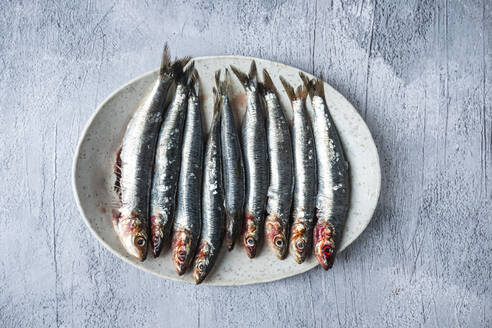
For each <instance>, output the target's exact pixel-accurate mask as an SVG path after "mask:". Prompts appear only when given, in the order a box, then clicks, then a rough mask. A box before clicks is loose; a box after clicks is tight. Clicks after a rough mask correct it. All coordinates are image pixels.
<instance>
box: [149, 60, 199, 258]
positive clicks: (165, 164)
mask: <svg viewBox="0 0 492 328" xmlns="http://www.w3.org/2000/svg"><path fill="white" fill-rule="evenodd" d="M186 63H187V62H182V67H181V69H180V70H179V73H177V76H176V92H175V94H174V99H173V101H172V103H171V105H169V108H168V110H167V113H166V117H165V119H164V123H162V127H161V132H160V134H159V139H158V142H157V149H156V154H155V165H154V178H153V180H152V192H151V200H150V214H151V218H150V232H151V234H152V239H151V241H152V253H153V254H154V257H157V256H159V254H160V252H161V249H162V246H163V244H164V242H165V241H168V240H169V234H170V232H171V226H172V224H173V219H174V210H175V204H176V199H175V197H176V186H177V184H178V177H179V169H180V165H181V163H180V161H181V139H182V135H183V125H184V118H185V114H186V107H187V105H188V102H187V97H188V90H189V87H188V77H189V75H190V72H191V71H192V69H193V63H191V65H189V68H188V69H187V70H186V72H184V71H183V67H184V65H185V64H186Z"/></svg>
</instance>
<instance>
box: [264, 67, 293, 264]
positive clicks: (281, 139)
mask: <svg viewBox="0 0 492 328" xmlns="http://www.w3.org/2000/svg"><path fill="white" fill-rule="evenodd" d="M263 80H264V84H261V86H262V87H261V88H260V92H261V94H262V95H263V99H264V103H265V108H266V109H267V110H266V112H267V129H266V130H267V140H268V155H269V158H270V170H269V172H270V187H269V188H268V199H267V204H266V212H267V217H266V220H265V234H266V237H265V238H266V241H267V243H268V245H269V246H270V248H271V249H272V250H273V251H274V253H275V255H277V257H278V258H279V259H284V258H285V256H286V255H287V250H288V242H287V240H288V238H289V219H290V209H291V206H292V191H293V190H292V188H293V181H294V180H293V159H292V142H291V138H290V127H289V123H288V122H287V120H286V118H285V115H284V112H283V110H282V107H281V106H280V103H279V100H278V95H277V89H276V88H275V85H274V84H273V81H272V79H271V77H270V75H269V74H268V72H267V71H266V70H263Z"/></svg>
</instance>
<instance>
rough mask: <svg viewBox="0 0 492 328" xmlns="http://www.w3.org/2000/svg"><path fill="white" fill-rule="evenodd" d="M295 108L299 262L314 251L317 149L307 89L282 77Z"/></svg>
mask: <svg viewBox="0 0 492 328" xmlns="http://www.w3.org/2000/svg"><path fill="white" fill-rule="evenodd" d="M280 81H281V82H282V84H283V86H284V88H285V91H286V92H287V95H288V96H289V99H290V102H291V106H292V111H293V117H294V119H293V128H292V140H293V151H294V171H295V172H296V174H295V183H294V199H293V203H292V214H291V215H292V227H291V230H290V253H291V254H292V255H293V256H294V259H295V260H296V262H297V263H303V262H304V260H305V259H306V257H307V256H309V254H311V245H312V242H313V226H314V209H315V207H316V189H317V179H316V149H315V146H314V136H313V130H312V128H311V123H310V121H309V118H308V116H307V113H306V107H305V102H306V96H307V90H306V88H305V87H303V86H299V87H298V88H297V90H296V91H294V88H293V87H292V86H291V85H290V84H289V83H288V82H287V81H286V80H285V79H284V78H282V77H280Z"/></svg>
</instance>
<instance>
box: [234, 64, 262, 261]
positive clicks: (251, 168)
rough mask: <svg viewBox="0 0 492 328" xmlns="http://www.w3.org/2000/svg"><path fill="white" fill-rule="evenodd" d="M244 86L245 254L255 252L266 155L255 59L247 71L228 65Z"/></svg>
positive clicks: (257, 240) (242, 134)
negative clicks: (247, 73)
mask: <svg viewBox="0 0 492 328" xmlns="http://www.w3.org/2000/svg"><path fill="white" fill-rule="evenodd" d="M231 69H232V71H233V72H234V74H235V75H236V76H237V77H238V79H239V81H240V82H241V84H242V85H243V87H244V89H245V90H246V98H247V105H246V114H245V116H244V120H243V126H242V133H241V143H242V148H243V159H244V173H245V182H246V188H245V191H246V198H245V206H244V207H245V208H244V223H243V244H244V249H245V251H246V254H247V255H248V256H249V257H250V258H253V257H255V256H256V251H257V247H258V244H259V242H260V237H261V233H262V232H263V223H264V216H265V204H266V198H267V191H268V156H267V140H266V131H265V119H264V116H263V109H262V108H261V105H260V99H259V97H258V83H257V72H256V63H255V62H254V61H253V62H252V63H251V68H250V71H249V75H246V74H244V73H243V72H241V71H239V70H238V69H237V68H235V67H234V66H231Z"/></svg>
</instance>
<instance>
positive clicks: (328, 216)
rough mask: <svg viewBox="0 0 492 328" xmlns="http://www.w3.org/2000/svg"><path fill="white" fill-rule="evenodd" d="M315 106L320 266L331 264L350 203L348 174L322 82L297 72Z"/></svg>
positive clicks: (316, 237) (316, 235) (316, 244)
mask: <svg viewBox="0 0 492 328" xmlns="http://www.w3.org/2000/svg"><path fill="white" fill-rule="evenodd" d="M300 75H301V78H302V80H303V82H304V85H305V86H306V88H307V90H308V93H309V96H310V98H311V103H312V105H313V110H314V120H313V121H314V136H315V137H314V140H315V143H316V153H317V154H316V158H317V166H318V195H317V198H316V219H317V223H316V226H315V228H314V254H315V255H316V258H317V259H318V262H319V263H320V264H321V266H322V267H323V269H325V270H328V269H330V268H331V267H332V266H333V262H334V260H335V256H336V253H337V249H338V246H339V244H340V241H341V239H342V233H343V229H344V227H345V221H346V220H347V213H348V209H349V203H350V174H349V164H348V162H347V160H346V157H345V154H344V151H343V147H342V143H341V142H340V137H339V136H338V132H337V128H336V126H335V123H334V122H333V119H332V117H331V115H330V112H329V110H328V107H327V105H326V101H325V91H324V83H323V81H321V80H317V79H313V80H311V81H309V80H308V78H307V77H306V76H305V75H304V74H302V73H300Z"/></svg>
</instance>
